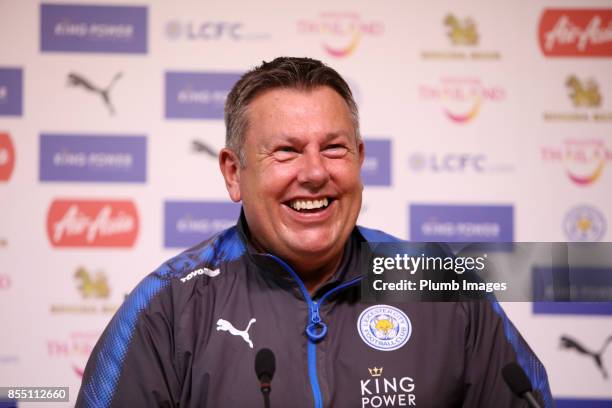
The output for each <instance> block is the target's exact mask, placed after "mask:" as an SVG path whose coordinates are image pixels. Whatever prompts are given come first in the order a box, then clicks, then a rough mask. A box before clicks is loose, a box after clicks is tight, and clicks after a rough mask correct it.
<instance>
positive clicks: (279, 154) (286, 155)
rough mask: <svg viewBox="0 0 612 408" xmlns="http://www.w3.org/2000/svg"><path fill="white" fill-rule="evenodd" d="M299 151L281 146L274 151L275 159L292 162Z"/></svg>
mask: <svg viewBox="0 0 612 408" xmlns="http://www.w3.org/2000/svg"><path fill="white" fill-rule="evenodd" d="M296 154H297V150H296V149H295V148H294V147H291V146H281V147H279V148H278V149H276V150H275V151H274V154H273V155H274V157H275V158H276V160H278V161H286V160H291V159H293V158H294V157H296Z"/></svg>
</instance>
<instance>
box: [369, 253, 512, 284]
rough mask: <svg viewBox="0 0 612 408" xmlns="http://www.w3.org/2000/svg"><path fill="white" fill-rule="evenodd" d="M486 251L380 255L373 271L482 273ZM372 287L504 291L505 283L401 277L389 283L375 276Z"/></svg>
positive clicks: (484, 266)
mask: <svg viewBox="0 0 612 408" xmlns="http://www.w3.org/2000/svg"><path fill="white" fill-rule="evenodd" d="M486 260H487V254H486V253H485V254H482V256H426V255H425V254H424V253H421V254H420V255H418V256H411V255H408V254H406V253H404V254H395V256H377V257H374V258H373V259H372V273H373V274H375V275H381V274H383V273H385V272H387V273H393V272H398V271H403V272H405V273H408V274H409V275H411V276H412V275H415V274H416V273H417V272H432V273H433V272H454V273H455V274H457V275H463V274H464V273H465V272H467V271H472V272H482V271H483V270H485V268H486V263H485V262H486ZM372 288H373V289H374V290H376V291H386V290H390V291H444V292H447V291H460V290H461V291H464V292H465V291H474V292H486V293H492V292H496V291H505V290H506V289H507V288H508V284H507V283H506V282H470V281H467V280H465V279H452V278H451V279H448V280H446V281H437V280H432V279H416V280H410V279H398V280H394V281H391V282H387V281H385V280H383V279H375V280H374V281H373V282H372Z"/></svg>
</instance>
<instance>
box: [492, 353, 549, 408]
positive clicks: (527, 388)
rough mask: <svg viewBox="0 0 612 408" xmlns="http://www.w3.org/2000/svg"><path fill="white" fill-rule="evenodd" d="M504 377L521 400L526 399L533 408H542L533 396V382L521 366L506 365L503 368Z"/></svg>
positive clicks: (515, 364)
mask: <svg viewBox="0 0 612 408" xmlns="http://www.w3.org/2000/svg"><path fill="white" fill-rule="evenodd" d="M502 377H504V380H505V381H506V384H508V387H510V389H511V390H512V392H513V393H514V394H515V395H517V396H519V397H520V398H524V399H526V400H527V402H528V403H529V406H530V407H531V408H542V406H541V405H540V404H539V403H538V401H536V399H535V397H534V396H533V393H532V392H531V391H533V389H532V387H531V382H530V381H529V378H527V375H526V374H525V372H524V371H523V369H522V368H521V366H519V365H518V364H517V363H509V364H506V365H505V366H504V368H502Z"/></svg>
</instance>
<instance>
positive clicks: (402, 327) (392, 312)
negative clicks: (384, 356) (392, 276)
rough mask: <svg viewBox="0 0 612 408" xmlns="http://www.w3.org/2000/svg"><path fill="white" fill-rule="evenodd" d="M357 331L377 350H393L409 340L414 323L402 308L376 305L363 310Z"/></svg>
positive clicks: (365, 341)
mask: <svg viewBox="0 0 612 408" xmlns="http://www.w3.org/2000/svg"><path fill="white" fill-rule="evenodd" d="M357 331H358V332H359V336H360V337H361V340H363V341H364V343H365V344H367V345H368V346H370V347H372V348H375V349H376V350H381V351H392V350H397V349H399V348H400V347H402V346H403V345H404V344H406V342H408V339H409V338H410V335H411V334H412V324H411V323H410V319H408V316H406V314H405V313H404V312H402V311H401V310H400V309H398V308H396V307H393V306H387V305H376V306H371V307H369V308H367V309H365V310H364V311H363V312H361V314H360V315H359V319H358V320H357Z"/></svg>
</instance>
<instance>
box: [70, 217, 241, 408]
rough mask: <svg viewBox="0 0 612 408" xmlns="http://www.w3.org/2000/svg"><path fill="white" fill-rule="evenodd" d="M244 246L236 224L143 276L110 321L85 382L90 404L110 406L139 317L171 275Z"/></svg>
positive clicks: (226, 257)
mask: <svg viewBox="0 0 612 408" xmlns="http://www.w3.org/2000/svg"><path fill="white" fill-rule="evenodd" d="M245 250H246V248H245V246H244V244H243V242H242V240H241V239H240V237H239V236H238V232H237V229H236V227H233V228H230V229H227V230H225V231H223V232H222V233H220V234H219V235H217V236H216V237H214V238H212V239H210V240H208V241H206V242H204V243H202V244H200V245H198V246H196V247H194V248H192V249H188V250H187V251H185V252H183V253H182V254H180V255H178V256H176V257H175V258H173V259H171V260H170V261H168V262H166V263H164V264H163V265H162V266H160V267H159V268H158V269H157V270H156V271H155V273H152V274H151V275H149V276H147V277H146V278H145V279H144V280H142V281H141V282H140V283H139V284H138V286H136V288H135V289H134V290H133V291H132V293H130V295H129V296H128V298H127V299H126V300H125V302H123V304H122V305H121V307H120V308H119V310H118V311H117V313H116V314H115V316H114V317H113V319H112V320H111V322H110V324H109V325H108V328H107V331H106V335H105V337H104V338H103V339H102V343H101V345H100V348H99V351H98V354H97V355H96V356H95V359H96V360H95V366H94V371H93V374H92V375H91V377H90V379H89V380H88V381H87V383H86V384H84V385H83V390H82V394H83V396H84V399H85V401H86V404H87V406H92V407H109V406H110V404H111V402H112V399H113V395H114V394H115V391H116V388H117V384H118V382H119V376H120V374H121V369H122V366H123V361H124V359H125V356H126V354H127V350H128V347H129V345H130V342H131V339H132V336H133V334H134V330H135V329H136V323H137V321H138V317H139V315H140V313H141V312H142V311H143V310H144V309H146V308H147V306H148V305H149V303H151V300H152V299H153V297H154V296H155V295H156V294H158V293H159V292H160V291H161V290H162V289H163V288H164V287H166V286H168V285H169V284H170V282H171V281H172V280H171V279H169V278H172V277H175V276H182V274H183V273H184V271H185V270H186V269H193V268H194V267H195V266H197V265H202V264H205V265H207V266H210V267H212V268H218V267H219V265H220V264H221V263H223V262H228V261H232V260H235V259H238V258H239V257H240V256H242V254H243V253H244V252H245Z"/></svg>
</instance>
